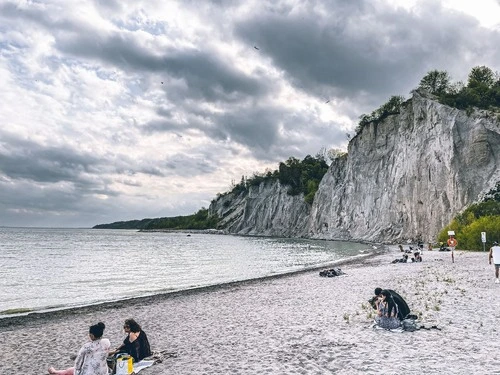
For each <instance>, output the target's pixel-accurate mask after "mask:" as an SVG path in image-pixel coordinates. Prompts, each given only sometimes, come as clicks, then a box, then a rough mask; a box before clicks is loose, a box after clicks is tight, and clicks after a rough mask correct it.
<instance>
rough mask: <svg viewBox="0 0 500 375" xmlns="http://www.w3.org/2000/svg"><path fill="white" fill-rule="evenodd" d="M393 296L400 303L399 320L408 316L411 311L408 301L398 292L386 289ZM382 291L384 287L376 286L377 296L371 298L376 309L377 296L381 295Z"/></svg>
mask: <svg viewBox="0 0 500 375" xmlns="http://www.w3.org/2000/svg"><path fill="white" fill-rule="evenodd" d="M386 290H387V291H388V292H389V293H390V294H391V296H392V299H393V300H394V302H395V303H396V305H398V318H399V320H403V319H404V318H406V316H407V315H408V314H409V313H410V308H409V307H408V304H407V303H406V301H405V300H404V299H403V297H401V296H400V295H399V294H398V293H396V292H395V291H394V290H392V289H386ZM381 292H382V288H375V296H374V297H373V298H372V299H371V300H370V303H371V305H372V307H373V308H374V309H377V305H376V303H375V302H376V300H377V297H379V296H380V293H381Z"/></svg>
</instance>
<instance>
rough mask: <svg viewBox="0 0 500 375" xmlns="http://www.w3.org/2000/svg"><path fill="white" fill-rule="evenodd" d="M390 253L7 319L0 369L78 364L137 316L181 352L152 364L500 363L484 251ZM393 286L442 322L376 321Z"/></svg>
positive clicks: (322, 367)
mask: <svg viewBox="0 0 500 375" xmlns="http://www.w3.org/2000/svg"><path fill="white" fill-rule="evenodd" d="M400 256H401V253H400V252H399V250H398V249H397V248H396V247H391V248H390V250H389V252H388V253H384V254H382V255H377V256H374V257H371V258H369V259H365V260H364V261H359V262H355V263H352V262H351V263H347V264H343V265H340V266H339V267H341V268H342V270H343V271H344V272H345V273H346V274H347V275H345V276H339V277H332V278H325V277H319V274H318V271H317V270H315V271H309V272H303V273H297V274H293V275H289V276H283V277H278V278H270V279H264V280H259V281H252V282H242V283H236V284H232V285H228V286H224V287H219V288H212V289H206V290H203V291H196V292H191V293H179V294H175V295H171V296H157V297H150V298H144V299H136V300H132V301H128V302H125V303H124V302H118V303H113V304H106V305H102V306H97V307H88V308H81V309H76V310H70V311H65V312H59V313H50V314H36V315H33V316H28V317H24V318H16V319H2V320H0V341H1V343H2V345H1V348H2V349H1V356H2V357H1V362H0V374H2V375H7V374H9V375H10V374H13V375H14V374H32V375H38V374H45V373H46V372H47V368H48V366H49V365H52V366H55V367H56V368H63V367H68V366H70V365H72V361H71V360H70V356H71V355H73V354H75V353H76V352H77V350H78V349H79V348H80V346H81V345H82V344H83V343H85V341H86V340H87V337H88V335H87V333H88V327H89V326H90V325H91V324H94V323H96V322H98V321H102V322H104V323H105V324H106V330H105V335H104V336H105V337H107V338H109V339H110V340H111V344H112V347H115V346H117V345H119V344H120V343H121V341H122V340H123V331H122V325H123V320H124V319H125V318H129V317H133V318H135V319H136V320H137V321H138V322H139V323H140V324H141V325H142V327H143V329H144V331H145V332H146V333H147V334H148V336H149V339H150V342H151V346H152V349H153V350H167V351H169V352H176V354H177V357H175V358H168V359H166V360H165V361H164V362H163V363H160V364H157V365H154V366H152V367H150V368H148V369H145V370H143V371H141V374H142V375H148V374H155V375H157V374H422V373H425V374H500V357H499V356H498V353H499V352H500V339H499V337H498V331H499V330H500V326H499V325H498V324H499V322H500V284H495V283H494V267H493V266H490V265H489V264H488V254H487V252H475V253H471V252H462V251H456V252H455V263H452V262H451V254H450V253H449V252H439V251H427V250H426V251H424V253H423V258H424V261H423V262H422V263H407V264H402V263H395V264H392V263H391V261H392V260H394V259H396V258H399V257H400ZM377 286H379V287H382V288H389V289H394V290H396V291H397V292H399V293H400V294H401V295H402V296H403V297H404V298H405V299H406V301H407V302H408V305H409V306H410V308H411V309H412V312H413V313H415V314H417V315H418V316H419V317H420V319H419V323H420V324H423V325H424V326H426V327H431V326H437V327H439V328H440V330H437V329H431V330H425V329H421V330H418V331H415V332H400V333H395V332H389V331H384V330H376V329H373V328H372V321H373V317H374V311H373V310H372V308H371V307H370V306H369V304H368V302H367V300H368V299H369V298H370V297H372V295H373V290H374V288H375V287H377Z"/></svg>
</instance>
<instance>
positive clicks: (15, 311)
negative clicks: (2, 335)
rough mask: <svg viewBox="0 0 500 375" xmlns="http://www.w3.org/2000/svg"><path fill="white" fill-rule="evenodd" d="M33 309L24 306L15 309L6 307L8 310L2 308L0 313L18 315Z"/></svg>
mask: <svg viewBox="0 0 500 375" xmlns="http://www.w3.org/2000/svg"><path fill="white" fill-rule="evenodd" d="M33 311H34V310H33V309H27V308H24V307H20V308H17V309H8V310H3V311H0V315H20V314H27V313H30V312H33Z"/></svg>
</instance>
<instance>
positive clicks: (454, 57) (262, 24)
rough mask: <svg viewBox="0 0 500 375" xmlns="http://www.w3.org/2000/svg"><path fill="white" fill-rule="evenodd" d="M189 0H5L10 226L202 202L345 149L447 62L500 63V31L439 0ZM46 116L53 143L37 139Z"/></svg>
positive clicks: (0, 160) (0, 176)
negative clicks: (175, 10) (77, 4)
mask: <svg viewBox="0 0 500 375" xmlns="http://www.w3.org/2000/svg"><path fill="white" fill-rule="evenodd" d="M161 5H163V4H158V6H161ZM175 5H176V6H178V7H179V9H181V10H182V12H181V13H180V15H179V17H186V18H182V19H181V18H179V19H178V20H177V19H176V20H175V21H174V20H173V19H169V18H168V17H167V15H165V17H164V16H163V15H162V14H158V13H157V11H156V7H155V8H154V9H153V8H149V7H150V4H148V3H147V2H145V3H141V5H140V8H139V7H137V4H136V3H135V2H127V1H116V0H110V1H103V0H93V2H89V3H86V4H82V6H91V7H92V8H91V9H90V11H89V12H88V13H85V14H86V17H82V16H81V13H80V10H78V11H76V12H75V11H74V10H73V9H72V8H71V7H70V6H69V5H68V4H66V3H64V2H58V1H51V0H47V1H44V2H24V3H14V2H12V1H4V2H2V3H1V4H0V20H1V22H0V37H1V39H0V40H1V42H0V58H1V61H2V69H3V70H2V77H3V78H4V80H3V85H2V101H3V103H2V104H3V106H2V109H0V120H1V121H2V122H3V123H2V127H3V129H8V131H10V133H6V131H7V130H0V213H1V214H2V215H0V225H41V224H42V225H46V224H47V223H51V225H72V226H74V225H87V226H90V225H94V224H96V223H102V222H110V221H115V220H127V219H136V218H139V219H140V218H143V217H159V216H174V215H178V214H188V213H193V212H194V211H196V209H197V208H199V207H200V206H202V205H206V203H207V202H209V201H210V199H211V198H213V196H214V195H215V193H217V192H218V191H217V189H220V190H219V191H222V190H223V189H224V188H225V187H227V186H229V183H230V181H229V180H230V179H231V178H236V179H239V178H240V176H241V174H247V175H250V174H251V173H253V172H256V171H258V169H259V166H263V165H266V166H267V165H273V164H274V165H277V164H278V162H279V161H282V160H285V159H287V158H288V157H290V156H294V157H298V158H303V157H304V156H305V155H306V154H311V155H314V154H315V153H316V152H317V151H319V149H320V147H327V148H330V147H336V148H338V147H344V146H345V144H346V136H345V133H346V131H348V130H349V128H351V129H352V128H354V126H355V125H356V122H357V118H358V116H359V115H360V114H362V113H367V112H370V111H372V110H373V109H375V108H377V107H378V106H380V105H381V104H382V103H384V102H385V101H386V100H387V99H388V98H389V97H390V96H391V95H398V94H402V95H406V96H408V93H409V91H410V90H411V89H413V88H414V87H416V86H417V85H418V82H419V80H420V79H421V78H422V77H423V75H424V74H425V73H426V72H427V71H429V70H431V69H440V70H447V71H448V72H449V73H450V74H451V75H452V77H454V78H455V79H464V78H466V77H467V73H468V72H469V71H470V69H471V68H472V67H473V66H476V65H487V66H489V67H491V68H492V69H493V70H499V69H500V66H499V65H498V61H500V49H498V47H497V46H498V45H500V32H499V31H498V30H493V29H488V28H485V27H482V26H481V24H480V23H479V22H478V21H477V20H476V19H474V18H473V17H471V16H470V15H466V14H464V13H460V12H457V11H453V12H452V11H449V10H447V9H445V8H443V7H441V5H440V2H435V1H434V2H430V1H418V2H417V4H416V6H415V8H413V9H412V10H411V11H410V10H406V9H404V8H395V7H393V6H390V5H389V4H386V3H384V2H380V1H379V2H372V1H368V0H355V1H347V0H329V1H320V0H310V1H307V2H294V1H286V0H285V1H279V2H275V1H265V0H261V1H259V2H256V3H255V5H258V6H257V7H255V8H254V9H251V7H249V6H248V5H249V3H248V2H246V1H243V0H241V1H232V0H227V1H225V0H214V1H208V2H201V3H200V2H199V1H194V0H188V1H183V2H177V3H175ZM243 7H244V8H243ZM243 9H244V10H245V12H242V10H243ZM94 11H97V12H98V14H99V15H100V17H102V18H100V19H99V18H98V17H97V18H96V19H93V18H92V17H96V16H88V15H89V14H93V12H94ZM190 16H192V17H190ZM192 20H194V21H192ZM176 21H179V22H178V23H179V25H182V27H177V26H176V25H175V23H176ZM206 33H208V34H206ZM254 46H256V47H257V48H258V49H255V48H254ZM235 56H236V57H235ZM242 61H243V63H242ZM35 80H36V81H35ZM33 81H35V82H36V83H35V82H33ZM290 87H291V88H292V89H289V88H290ZM101 90H102V91H101ZM94 94H95V98H94ZM288 98H292V99H288ZM326 99H330V100H331V103H329V104H328V107H326V104H325V101H326ZM285 100H287V102H285ZM294 100H295V101H297V103H294V102H293V101H294ZM103 102H105V104H103ZM20 103H22V105H21V104H20ZM55 103H57V105H55ZM54 107H57V108H54ZM104 107H105V108H104ZM17 114H19V116H17ZM47 114H48V115H49V116H48V118H46V116H47ZM45 121H47V127H46V128H50V129H58V130H54V131H53V132H54V134H48V135H46V136H47V139H50V137H52V143H50V144H42V143H40V142H37V141H35V140H34V139H37V138H36V137H34V138H33V139H31V138H29V137H27V136H26V134H34V133H36V132H37V131H38V130H39V129H40V128H42V129H43V128H44V124H45ZM49 124H50V125H49ZM53 124H57V126H55V127H53V126H52V125H53ZM21 129H22V130H21ZM17 130H19V131H20V132H22V134H23V135H21V134H17V133H16V131H17ZM87 130H88V137H87V136H85V137H84V139H82V140H81V147H79V146H76V147H75V146H74V144H75V143H74V142H71V143H65V141H64V140H67V139H71V140H73V139H74V136H75V134H79V135H80V134H87V133H86V131H87ZM84 142H89V144H85V143H84ZM88 150H95V151H93V152H92V151H88ZM243 158H245V160H243ZM243 165H244V167H243ZM242 168H249V169H250V170H244V171H243V170H242ZM232 173H234V174H236V176H234V177H233V175H232ZM221 176H224V179H226V178H227V179H228V181H225V180H223V178H221ZM228 176H229V177H228ZM191 180H193V181H196V183H190V182H189V181H191ZM199 180H203V181H206V184H203V185H204V186H200V184H199ZM165 181H166V183H165ZM157 184H159V185H160V187H158V186H157ZM205 185H206V186H205ZM207 186H214V191H213V192H211V191H207V189H209V187H207ZM169 187H174V189H173V190H172V191H166V192H165V193H162V189H164V190H168V188H169ZM172 194H177V195H175V196H174V197H172Z"/></svg>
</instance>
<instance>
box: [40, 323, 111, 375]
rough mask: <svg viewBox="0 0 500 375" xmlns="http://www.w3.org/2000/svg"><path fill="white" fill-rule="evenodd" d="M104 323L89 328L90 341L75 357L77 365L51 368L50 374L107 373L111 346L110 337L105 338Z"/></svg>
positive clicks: (102, 374) (104, 374)
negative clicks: (62, 368)
mask: <svg viewBox="0 0 500 375" xmlns="http://www.w3.org/2000/svg"><path fill="white" fill-rule="evenodd" d="M104 328H105V326H104V323H101V322H99V323H97V324H95V325H93V326H90V328H89V337H90V341H89V342H87V343H86V344H85V345H83V346H82V347H81V348H80V351H79V352H78V355H77V356H76V359H75V367H70V368H68V369H66V370H56V369H55V368H54V367H50V368H49V374H57V375H107V374H108V365H107V362H106V358H107V357H108V352H109V348H110V346H111V344H110V342H109V340H108V339H103V338H102V335H103V333H104Z"/></svg>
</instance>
